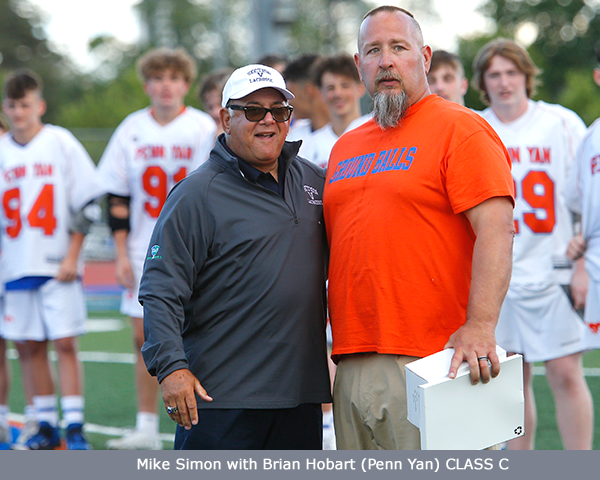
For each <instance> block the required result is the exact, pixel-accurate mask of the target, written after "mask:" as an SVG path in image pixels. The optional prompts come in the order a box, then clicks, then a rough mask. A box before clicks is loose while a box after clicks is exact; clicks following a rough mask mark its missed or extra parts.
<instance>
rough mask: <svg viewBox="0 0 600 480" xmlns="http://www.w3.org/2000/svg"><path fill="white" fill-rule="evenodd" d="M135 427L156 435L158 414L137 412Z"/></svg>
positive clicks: (140, 430)
mask: <svg viewBox="0 0 600 480" xmlns="http://www.w3.org/2000/svg"><path fill="white" fill-rule="evenodd" d="M135 429H136V430H137V431H138V432H144V433H147V434H149V435H158V415H157V414H156V413H150V412H138V413H137V416H136V420H135Z"/></svg>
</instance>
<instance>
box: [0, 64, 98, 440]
mask: <svg viewBox="0 0 600 480" xmlns="http://www.w3.org/2000/svg"><path fill="white" fill-rule="evenodd" d="M42 88H43V86H42V81H41V79H40V78H39V77H38V76H37V75H36V74H35V73H33V72H31V71H28V70H19V71H16V72H14V73H13V74H11V75H9V77H8V78H7V80H6V82H5V85H4V92H3V93H4V94H3V102H2V109H3V111H4V113H5V114H6V116H7V117H8V119H9V121H10V125H11V129H10V133H9V134H7V135H4V136H3V137H2V138H1V139H0V195H1V196H2V206H3V208H2V213H1V223H2V233H1V235H2V277H3V281H4V282H5V290H6V296H5V299H6V303H5V315H4V318H3V326H2V329H3V335H4V337H5V338H7V339H10V340H13V341H14V342H15V346H16V348H17V350H18V352H19V361H20V363H21V370H22V375H23V381H24V386H25V392H26V396H29V395H31V396H32V400H33V404H34V406H35V409H36V416H37V420H38V423H39V430H38V432H37V433H36V434H35V435H34V436H32V437H31V438H29V439H27V440H26V441H25V443H24V444H18V445H16V446H15V447H14V448H19V449H30V450H49V449H54V448H56V447H58V446H59V445H60V433H59V429H58V405H57V399H56V394H55V388H54V381H53V379H52V374H51V371H50V365H49V363H48V341H52V343H53V345H54V350H55V351H56V353H57V354H58V368H59V374H60V375H59V380H60V392H61V407H62V412H63V417H64V420H65V423H66V424H67V431H66V439H67V448H69V449H71V450H83V449H88V448H89V444H88V443H87V441H86V440H85V438H84V436H83V432H82V428H83V418H84V416H83V410H84V398H83V383H82V370H81V366H80V363H79V360H78V359H77V336H79V335H81V334H83V333H84V332H85V320H86V316H87V315H86V309H85V299H84V295H83V287H82V285H81V280H80V278H81V275H82V273H83V272H82V267H83V265H82V262H81V261H80V255H79V254H80V251H81V247H82V244H83V239H84V236H85V234H86V233H87V231H88V230H89V226H90V224H91V221H90V219H89V218H88V215H89V213H90V209H87V208H84V207H86V205H87V204H88V203H89V202H90V201H92V200H93V199H95V198H96V197H98V196H99V195H100V194H101V193H102V189H101V187H100V185H99V183H98V182H96V178H95V172H94V163H93V162H92V160H91V158H90V157H89V155H88V154H87V152H86V151H85V149H84V148H83V146H82V145H81V144H80V143H79V142H78V141H77V140H76V139H75V137H74V136H73V135H72V134H71V133H69V132H68V131H67V130H65V129H63V128H61V127H57V126H54V125H47V124H43V123H42V120H41V119H42V116H43V115H44V113H45V111H46V103H45V101H44V99H43V96H42Z"/></svg>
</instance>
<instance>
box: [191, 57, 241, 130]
mask: <svg viewBox="0 0 600 480" xmlns="http://www.w3.org/2000/svg"><path fill="white" fill-rule="evenodd" d="M232 71H233V70H232V69H231V68H220V69H218V70H214V71H212V72H210V73H209V74H208V75H206V77H204V78H203V79H202V83H200V88H199V90H198V97H199V98H200V100H201V101H202V104H203V105H204V110H205V111H206V113H208V114H209V115H210V116H211V117H212V119H213V120H214V121H215V123H216V124H217V127H218V128H217V132H216V134H217V135H219V134H220V133H222V132H223V125H221V119H220V118H219V111H220V110H221V95H222V94H223V87H224V86H225V82H226V81H227V79H228V78H229V75H231V72H232Z"/></svg>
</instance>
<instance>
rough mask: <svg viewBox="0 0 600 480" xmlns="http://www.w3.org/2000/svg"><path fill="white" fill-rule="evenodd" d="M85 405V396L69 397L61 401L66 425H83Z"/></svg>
mask: <svg viewBox="0 0 600 480" xmlns="http://www.w3.org/2000/svg"><path fill="white" fill-rule="evenodd" d="M84 405H85V399H84V398H83V395H67V396H66V397H62V398H61V399H60V406H61V408H62V413H63V419H64V421H65V424H66V425H67V426H68V425H71V424H72V423H81V424H83V407H84Z"/></svg>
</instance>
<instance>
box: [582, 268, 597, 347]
mask: <svg viewBox="0 0 600 480" xmlns="http://www.w3.org/2000/svg"><path fill="white" fill-rule="evenodd" d="M583 318H584V320H585V323H586V325H587V328H586V333H585V335H586V338H585V341H586V347H587V348H588V349H593V348H600V282H597V281H595V280H593V279H592V278H591V277H590V284H589V287H588V293H587V297H586V300H585V314H584V317H583Z"/></svg>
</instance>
